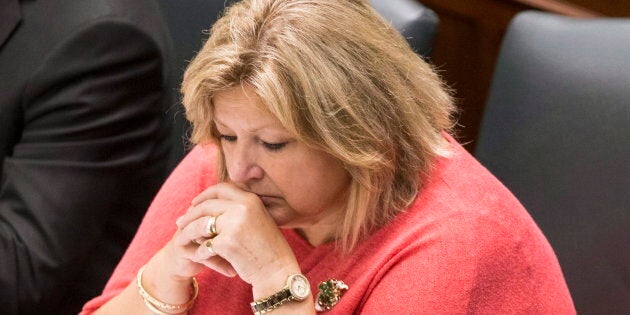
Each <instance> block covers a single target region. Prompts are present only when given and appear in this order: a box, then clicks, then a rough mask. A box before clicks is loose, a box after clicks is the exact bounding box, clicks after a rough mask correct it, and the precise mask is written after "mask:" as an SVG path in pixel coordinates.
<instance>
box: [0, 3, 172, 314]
mask: <svg viewBox="0 0 630 315" xmlns="http://www.w3.org/2000/svg"><path fill="white" fill-rule="evenodd" d="M169 46H170V44H169V41H168V32H167V31H166V29H165V26H164V24H163V22H162V20H161V17H160V12H159V9H158V7H157V6H156V5H155V4H154V3H153V2H151V1H150V0H133V1H128V0H82V1H67V0H46V1H43V0H30V1H26V0H24V1H18V0H0V154H1V156H0V172H1V173H0V174H1V176H2V178H1V182H0V313H2V314H71V313H75V314H76V312H78V311H79V309H80V307H81V306H82V304H83V303H84V302H85V300H86V299H88V298H89V297H92V296H95V295H97V294H98V293H99V292H100V291H101V290H102V288H103V286H104V284H105V281H106V280H107V279H108V278H109V276H110V273H111V271H112V270H113V268H114V267H115V265H116V263H117V262H118V260H119V258H120V256H121V255H122V253H123V252H124V250H125V249H126V247H127V245H128V243H129V242H130V240H131V238H132V236H133V234H134V233H135V230H136V227H137V225H138V224H139V222H140V220H141V218H142V216H143V214H144V212H145V210H146V208H147V207H148V205H149V203H150V200H151V199H152V197H153V195H154V194H155V193H156V192H157V189H158V188H159V186H160V185H161V183H162V181H163V179H164V177H165V175H166V172H167V170H166V161H167V155H168V142H167V135H168V119H167V118H166V114H165V109H166V106H169V105H170V104H172V102H173V100H174V99H173V98H172V95H169V94H171V91H170V90H171V89H170V88H168V86H169V85H168V84H167V82H166V81H167V78H168V77H169V74H168V71H170V70H169V67H170V66H168V63H169V62H167V61H168V60H171V59H170V58H171V56H170V53H169V51H168V49H169Z"/></svg>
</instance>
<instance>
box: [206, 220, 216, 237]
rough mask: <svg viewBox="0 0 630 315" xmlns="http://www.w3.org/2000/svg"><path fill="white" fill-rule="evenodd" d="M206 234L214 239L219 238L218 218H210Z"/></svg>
mask: <svg viewBox="0 0 630 315" xmlns="http://www.w3.org/2000/svg"><path fill="white" fill-rule="evenodd" d="M206 234H208V237H210V238H212V237H215V236H217V234H218V233H217V217H210V218H209V219H208V222H207V223H206Z"/></svg>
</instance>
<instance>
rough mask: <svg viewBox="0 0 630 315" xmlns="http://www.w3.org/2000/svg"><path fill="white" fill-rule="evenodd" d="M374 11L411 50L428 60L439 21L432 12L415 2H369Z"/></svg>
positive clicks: (377, 0)
mask: <svg viewBox="0 0 630 315" xmlns="http://www.w3.org/2000/svg"><path fill="white" fill-rule="evenodd" d="M370 2H371V3H372V6H373V7H374V9H376V11H377V12H378V13H379V14H380V15H381V16H382V17H384V18H385V19H386V20H388V21H390V22H391V23H392V25H393V26H394V27H395V28H396V29H397V30H398V31H399V32H400V33H401V34H402V35H403V36H404V37H405V38H406V39H407V42H409V45H410V46H411V48H413V49H414V51H415V52H416V53H418V54H420V55H421V56H423V57H425V58H428V57H429V55H430V54H431V48H432V47H433V40H434V38H435V34H436V31H437V26H438V23H439V19H438V16H437V14H435V12H433V10H431V9H429V8H427V7H425V6H424V5H422V4H420V2H418V1H417V0H370Z"/></svg>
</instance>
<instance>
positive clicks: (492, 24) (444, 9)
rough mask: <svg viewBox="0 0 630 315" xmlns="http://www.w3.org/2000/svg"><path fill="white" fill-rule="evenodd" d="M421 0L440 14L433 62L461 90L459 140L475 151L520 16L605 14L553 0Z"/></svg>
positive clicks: (448, 80) (451, 83)
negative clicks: (504, 47) (499, 62)
mask: <svg viewBox="0 0 630 315" xmlns="http://www.w3.org/2000/svg"><path fill="white" fill-rule="evenodd" d="M419 1H420V2H421V3H422V4H424V5H426V6H427V7H429V8H431V9H433V10H434V11H435V12H436V13H437V14H438V16H439V18H440V24H439V27H438V31H437V36H436V40H435V43H434V48H433V53H432V57H431V61H432V63H433V64H434V65H435V66H436V67H437V69H438V70H439V72H440V74H441V75H442V76H443V78H444V79H445V80H446V82H447V83H448V84H449V86H450V87H452V88H453V89H454V90H455V96H456V100H457V102H458V105H459V108H460V113H459V116H458V118H459V119H458V127H457V134H458V138H459V140H460V141H461V142H462V143H464V145H465V147H466V148H467V149H468V150H469V151H471V152H472V151H474V146H475V140H476V139H477V134H478V132H479V125H480V123H481V117H482V115H483V108H484V105H485V102H486V98H487V95H488V89H489V87H490V83H491V78H492V73H493V71H494V65H495V63H496V59H497V56H498V53H499V48H500V45H501V40H502V38H503V35H504V34H505V30H506V28H507V25H508V24H509V22H510V20H511V19H512V18H513V17H514V15H515V14H516V13H518V12H520V11H523V10H529V9H538V10H542V11H549V12H554V13H558V14H564V15H569V16H577V17H593V16H598V15H599V13H597V12H595V11H591V10H588V9H584V8H581V7H578V6H574V5H571V4H567V2H561V1H550V0H466V1H462V0H419Z"/></svg>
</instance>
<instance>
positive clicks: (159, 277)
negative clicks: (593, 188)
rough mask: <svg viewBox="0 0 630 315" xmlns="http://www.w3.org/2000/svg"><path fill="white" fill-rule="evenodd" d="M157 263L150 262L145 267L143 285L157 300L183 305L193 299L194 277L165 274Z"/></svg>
mask: <svg viewBox="0 0 630 315" xmlns="http://www.w3.org/2000/svg"><path fill="white" fill-rule="evenodd" d="M161 266H162V265H161V264H160V263H159V260H157V261H153V260H151V261H149V263H147V264H146V265H145V267H144V272H143V275H142V285H143V286H144V288H145V290H146V291H147V292H148V293H149V294H151V295H152V296H154V297H155V298H157V299H159V300H160V301H163V302H164V303H168V304H183V303H186V302H188V301H189V300H190V299H191V290H190V289H191V287H192V283H193V278H192V277H181V276H177V275H171V274H169V273H168V272H163V270H164V268H162V267H161Z"/></svg>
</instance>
